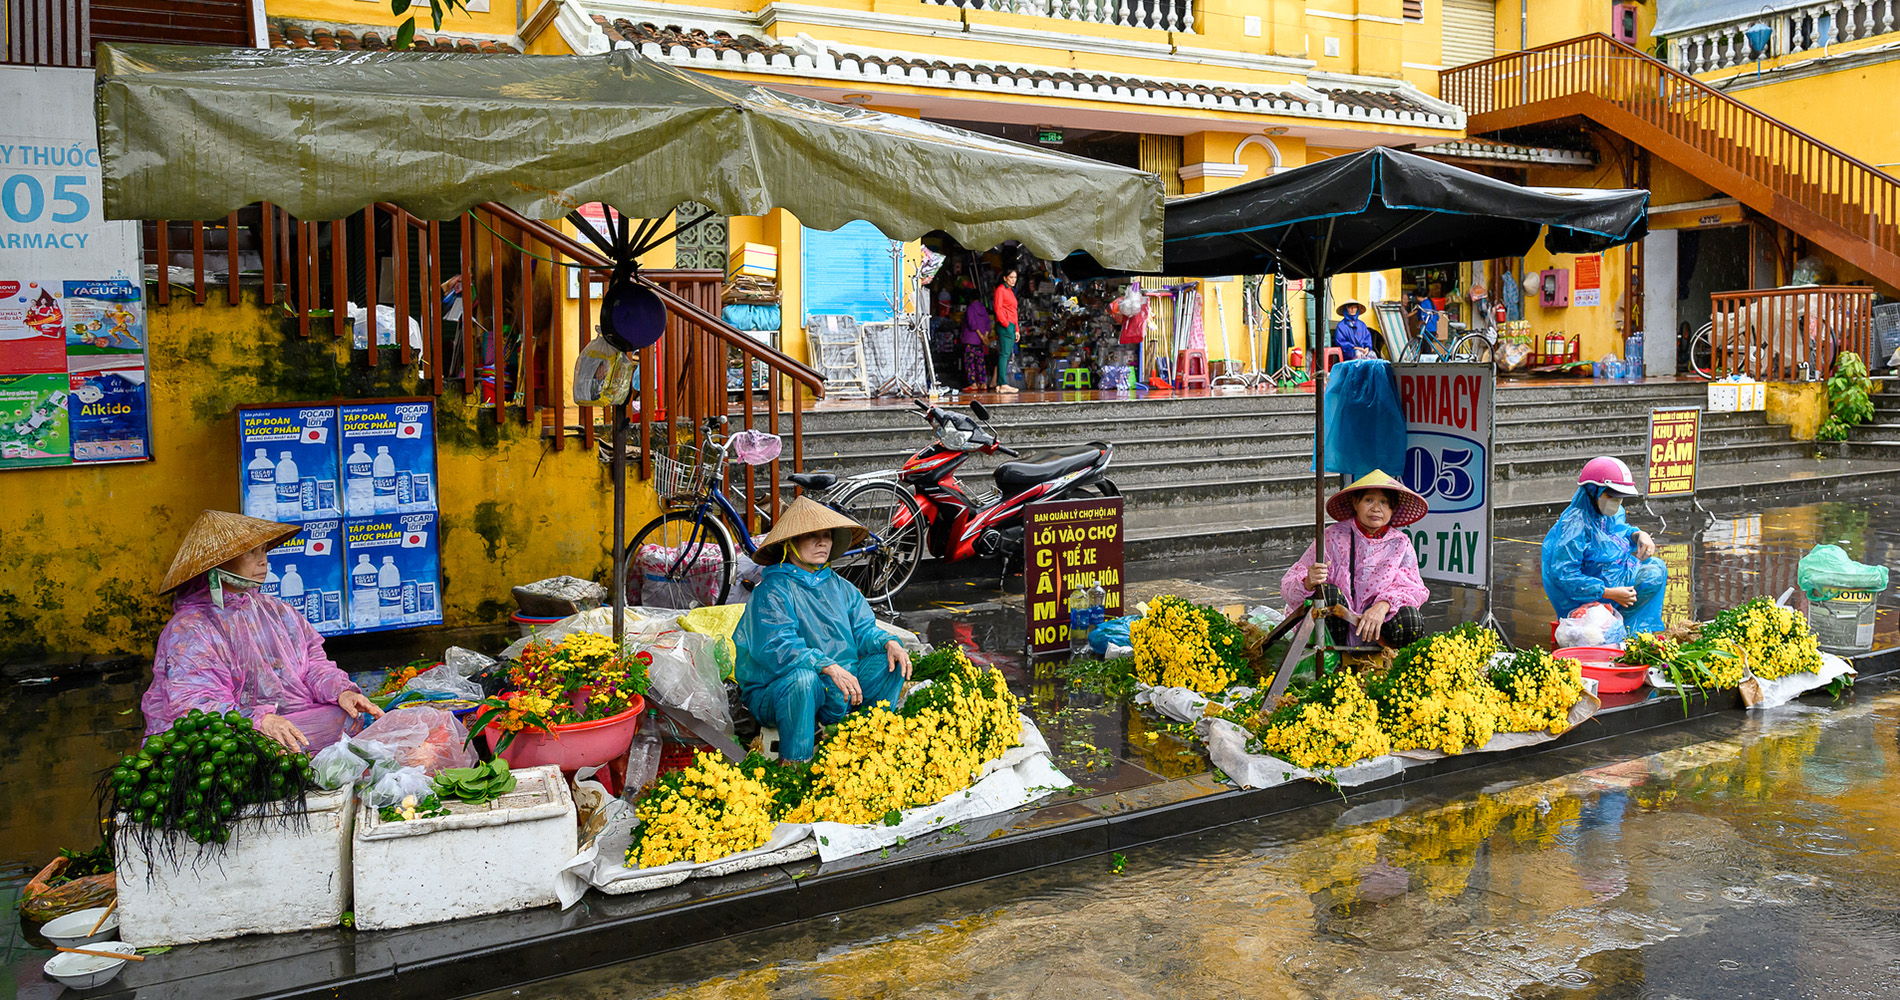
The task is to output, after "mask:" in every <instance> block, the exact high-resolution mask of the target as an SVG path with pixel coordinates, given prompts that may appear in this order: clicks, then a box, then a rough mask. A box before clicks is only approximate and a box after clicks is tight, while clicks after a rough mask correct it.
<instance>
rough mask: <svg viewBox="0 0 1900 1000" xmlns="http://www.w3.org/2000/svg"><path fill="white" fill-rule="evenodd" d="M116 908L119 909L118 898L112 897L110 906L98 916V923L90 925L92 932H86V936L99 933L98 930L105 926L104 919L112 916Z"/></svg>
mask: <svg viewBox="0 0 1900 1000" xmlns="http://www.w3.org/2000/svg"><path fill="white" fill-rule="evenodd" d="M118 908H119V897H117V896H114V897H112V905H111V906H108V907H106V912H104V913H101V914H99V922H98V923H96V924H93V925H92V930H89V931H87V932H86V936H87V937H91V936H93V935H94V934H97V933H99V928H101V927H104V926H105V925H106V918H107V917H110V916H112V911H113V910H116V909H118Z"/></svg>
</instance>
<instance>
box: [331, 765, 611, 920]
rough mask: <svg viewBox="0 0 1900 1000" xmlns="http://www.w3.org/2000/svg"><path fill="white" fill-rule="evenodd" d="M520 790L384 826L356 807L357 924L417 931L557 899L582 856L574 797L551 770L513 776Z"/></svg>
mask: <svg viewBox="0 0 1900 1000" xmlns="http://www.w3.org/2000/svg"><path fill="white" fill-rule="evenodd" d="M515 777H516V779H517V782H516V785H515V790H514V791H512V792H510V793H508V794H507V795H504V796H502V797H501V798H499V799H496V800H495V801H493V802H488V803H484V804H482V805H468V804H466V803H462V802H451V803H449V804H448V809H449V811H450V814H449V815H447V816H437V817H432V818H428V819H411V820H397V821H395V822H384V821H383V819H382V818H381V817H380V816H378V815H377V811H376V810H373V809H371V808H370V807H369V806H368V804H367V803H365V804H363V805H360V806H359V807H358V814H357V817H356V844H355V850H354V852H353V855H354V865H355V875H354V879H353V882H354V885H355V897H356V926H357V927H359V928H361V929H364V930H375V929H379V928H389V927H411V926H414V925H416V924H430V923H435V922H437V921H441V920H454V919H457V918H460V917H472V916H477V915H479V914H483V913H501V912H504V911H508V910H523V909H527V908H529V907H535V906H548V905H551V904H553V903H554V902H555V901H556V900H555V892H554V889H555V877H556V874H557V873H558V872H559V871H560V870H561V866H562V865H565V864H566V863H567V862H568V861H569V860H570V859H572V858H573V857H574V854H575V852H576V851H577V850H578V849H579V845H578V836H579V830H578V826H577V824H576V820H575V813H574V797H573V796H572V795H571V794H570V793H569V792H568V788H567V781H566V779H564V778H563V777H562V776H561V769H560V768H558V767H555V766H553V765H544V766H542V767H528V768H521V769H519V770H517V771H515Z"/></svg>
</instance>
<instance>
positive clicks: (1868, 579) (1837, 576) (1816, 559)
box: [1795, 544, 1888, 601]
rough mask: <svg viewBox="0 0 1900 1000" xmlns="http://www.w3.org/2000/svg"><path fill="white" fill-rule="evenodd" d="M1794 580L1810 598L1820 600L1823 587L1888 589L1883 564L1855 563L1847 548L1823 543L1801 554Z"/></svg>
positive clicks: (1875, 591)
mask: <svg viewBox="0 0 1900 1000" xmlns="http://www.w3.org/2000/svg"><path fill="white" fill-rule="evenodd" d="M1795 582H1797V583H1799V584H1800V585H1801V589H1802V590H1805V591H1807V592H1808V599H1809V600H1811V601H1819V600H1822V599H1823V595H1822V594H1821V591H1822V590H1824V589H1825V590H1833V591H1841V590H1859V591H1871V592H1873V593H1876V594H1878V593H1882V592H1884V591H1885V590H1886V589H1887V582H1888V574H1887V567H1885V566H1869V565H1867V564H1866V563H1859V562H1855V561H1854V560H1853V559H1852V558H1851V557H1850V556H1848V554H1847V550H1846V549H1843V548H1841V547H1840V546H1838V545H1828V544H1822V545H1816V546H1815V547H1814V549H1813V551H1811V552H1809V553H1808V554H1807V555H1805V556H1802V557H1801V564H1800V567H1799V569H1798V570H1797V571H1796V575H1795Z"/></svg>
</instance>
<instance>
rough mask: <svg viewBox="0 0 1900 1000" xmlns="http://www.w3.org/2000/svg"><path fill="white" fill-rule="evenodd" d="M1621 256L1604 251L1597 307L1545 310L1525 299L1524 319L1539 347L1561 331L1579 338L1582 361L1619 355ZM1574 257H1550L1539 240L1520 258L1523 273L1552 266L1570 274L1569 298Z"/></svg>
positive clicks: (1573, 279)
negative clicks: (1600, 297)
mask: <svg viewBox="0 0 1900 1000" xmlns="http://www.w3.org/2000/svg"><path fill="white" fill-rule="evenodd" d="M1624 253H1625V251H1624V250H1623V248H1621V247H1618V248H1615V249H1613V250H1609V251H1606V252H1604V254H1603V255H1602V256H1603V287H1602V293H1603V294H1602V304H1601V305H1597V306H1578V305H1573V306H1569V307H1567V308H1555V307H1553V308H1550V309H1546V308H1544V307H1543V306H1541V305H1538V304H1537V303H1536V301H1535V299H1533V298H1532V297H1531V296H1528V295H1527V296H1525V305H1524V318H1525V319H1527V320H1529V321H1530V323H1531V332H1532V334H1534V335H1535V336H1536V337H1537V338H1538V339H1539V343H1540V344H1541V342H1542V338H1543V337H1544V335H1545V334H1547V333H1550V332H1552V331H1562V332H1563V334H1564V337H1565V338H1566V339H1568V338H1570V337H1580V338H1581V340H1580V341H1579V344H1580V346H1581V347H1582V350H1583V360H1585V361H1595V360H1596V359H1598V358H1601V357H1602V356H1603V355H1605V354H1614V355H1616V356H1617V357H1619V358H1620V357H1622V356H1623V322H1622V313H1623V286H1624V284H1625V282H1624V275H1623V270H1624V266H1625V265H1624V259H1623V257H1624ZM1576 266H1577V257H1576V256H1575V255H1573V254H1552V253H1550V252H1549V251H1547V250H1545V249H1544V241H1543V239H1542V238H1539V239H1538V241H1537V245H1536V246H1535V247H1533V248H1531V252H1530V253H1528V254H1526V255H1525V256H1524V270H1525V271H1542V270H1546V269H1549V268H1553V267H1560V268H1567V269H1569V270H1570V272H1571V289H1572V291H1571V295H1572V297H1573V299H1574V297H1575V295H1576V292H1575V289H1576Z"/></svg>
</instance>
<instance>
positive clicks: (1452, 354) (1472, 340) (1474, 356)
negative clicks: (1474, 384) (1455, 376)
mask: <svg viewBox="0 0 1900 1000" xmlns="http://www.w3.org/2000/svg"><path fill="white" fill-rule="evenodd" d="M1445 360H1447V361H1475V362H1477V363H1479V364H1484V363H1486V362H1488V361H1490V360H1492V358H1491V341H1489V340H1487V339H1485V336H1484V334H1481V333H1467V334H1465V335H1464V336H1462V337H1459V338H1458V342H1457V343H1455V344H1452V345H1451V350H1450V351H1449V352H1447V353H1446V355H1445Z"/></svg>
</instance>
